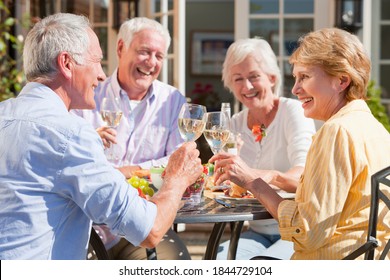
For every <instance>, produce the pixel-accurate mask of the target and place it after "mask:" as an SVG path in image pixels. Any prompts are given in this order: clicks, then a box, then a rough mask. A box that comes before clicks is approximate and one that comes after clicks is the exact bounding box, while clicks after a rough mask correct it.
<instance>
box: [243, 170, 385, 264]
mask: <svg viewBox="0 0 390 280" xmlns="http://www.w3.org/2000/svg"><path fill="white" fill-rule="evenodd" d="M389 176H390V166H388V167H386V168H384V169H382V170H380V171H378V172H377V173H375V174H373V175H372V176H371V202H370V216H369V221H368V232H367V241H366V242H365V243H364V244H363V245H361V246H360V247H359V248H358V249H356V250H355V251H353V252H352V253H350V254H349V255H348V256H346V257H344V258H343V260H354V259H356V258H358V257H359V256H361V255H363V254H364V259H365V260H373V259H374V258H375V248H377V247H378V246H379V244H378V240H377V239H376V234H377V224H378V219H380V218H379V217H381V215H383V213H386V212H388V211H390V198H389V196H388V195H386V192H387V193H390V180H389V179H388V178H387V177H389ZM385 190H386V191H385ZM380 201H382V202H383V203H384V204H385V207H384V208H383V209H381V212H379V202H380ZM388 215H389V214H388ZM389 250H390V240H387V243H386V245H385V247H384V249H383V252H382V254H381V255H380V256H379V259H380V260H384V259H385V258H386V255H387V254H388V253H389ZM251 260H279V259H277V258H274V257H270V256H256V257H253V258H251Z"/></svg>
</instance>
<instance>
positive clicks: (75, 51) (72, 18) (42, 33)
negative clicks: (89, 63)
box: [23, 13, 91, 81]
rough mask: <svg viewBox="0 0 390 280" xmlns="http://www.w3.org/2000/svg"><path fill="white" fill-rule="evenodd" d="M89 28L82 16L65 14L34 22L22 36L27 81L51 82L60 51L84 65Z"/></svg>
mask: <svg viewBox="0 0 390 280" xmlns="http://www.w3.org/2000/svg"><path fill="white" fill-rule="evenodd" d="M90 27H91V25H90V23H89V20H88V18H86V17H85V16H80V15H75V14H68V13H58V14H54V15H50V16H48V17H46V18H44V19H42V20H41V21H39V22H38V23H36V24H35V26H34V27H33V28H32V29H31V31H30V32H29V33H28V35H27V37H26V41H25V44H24V50H23V67H24V72H25V75H26V78H27V80H28V81H34V80H36V79H40V80H48V81H50V80H52V79H53V78H54V77H55V76H56V74H57V73H58V65H57V57H58V55H59V54H60V53H61V52H67V53H69V54H70V55H71V56H72V58H73V59H74V60H75V61H76V63H78V64H84V56H85V54H86V53H87V50H88V46H89V43H90V42H89V35H88V28H90Z"/></svg>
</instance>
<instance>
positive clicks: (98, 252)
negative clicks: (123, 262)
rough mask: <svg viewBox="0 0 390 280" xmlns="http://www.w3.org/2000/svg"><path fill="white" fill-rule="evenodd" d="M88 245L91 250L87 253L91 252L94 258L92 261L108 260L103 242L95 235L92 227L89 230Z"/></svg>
mask: <svg viewBox="0 0 390 280" xmlns="http://www.w3.org/2000/svg"><path fill="white" fill-rule="evenodd" d="M89 245H90V247H91V249H92V250H89V251H90V252H92V254H93V255H94V257H95V258H93V259H98V260H109V259H110V258H109V256H108V253H107V250H106V247H104V244H103V241H102V240H101V238H100V236H99V235H98V234H97V232H96V231H95V229H94V228H93V227H92V229H91V237H90V238H89ZM89 259H90V258H89Z"/></svg>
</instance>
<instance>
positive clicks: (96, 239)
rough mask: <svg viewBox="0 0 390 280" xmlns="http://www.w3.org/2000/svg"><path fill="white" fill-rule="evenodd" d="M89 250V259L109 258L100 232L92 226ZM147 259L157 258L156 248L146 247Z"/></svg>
mask: <svg viewBox="0 0 390 280" xmlns="http://www.w3.org/2000/svg"><path fill="white" fill-rule="evenodd" d="M89 246H90V248H89V250H88V254H89V256H88V257H87V258H88V259H94V260H96V259H98V260H109V259H110V257H109V256H108V253H107V250H106V248H105V246H104V244H103V241H102V240H101V238H100V236H99V234H97V232H96V231H95V229H94V228H93V227H92V229H91V237H90V238H89ZM146 256H147V260H157V252H156V248H152V249H146Z"/></svg>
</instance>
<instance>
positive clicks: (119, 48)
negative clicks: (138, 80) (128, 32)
mask: <svg viewBox="0 0 390 280" xmlns="http://www.w3.org/2000/svg"><path fill="white" fill-rule="evenodd" d="M124 50H125V42H123V40H122V39H119V41H118V45H117V46H116V53H117V55H118V58H121V56H122V53H123V51H124Z"/></svg>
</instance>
